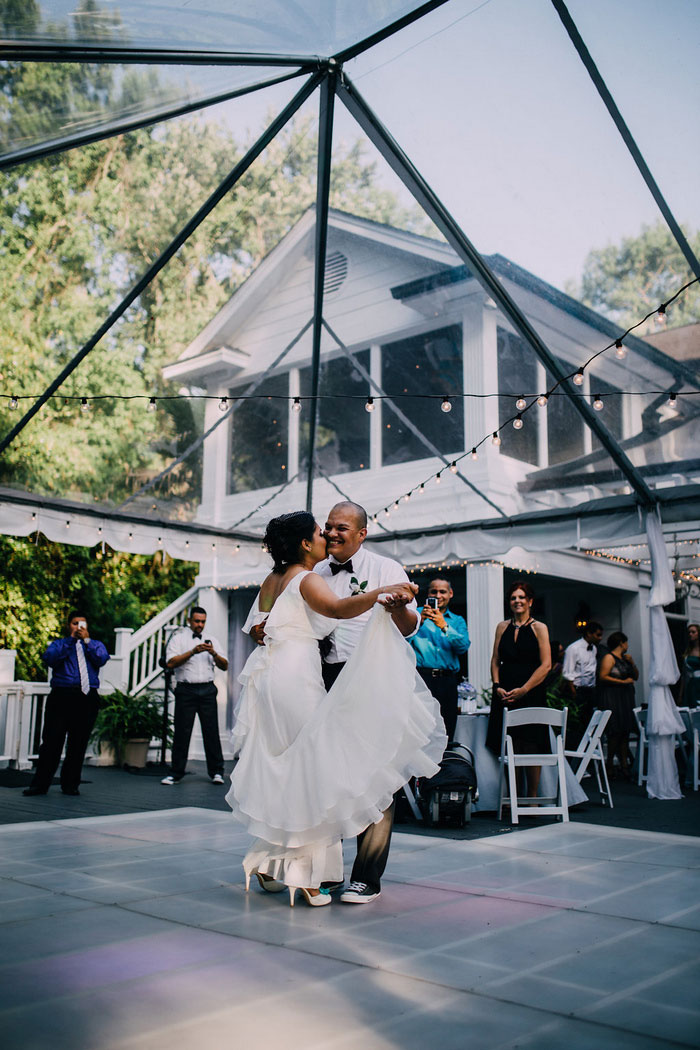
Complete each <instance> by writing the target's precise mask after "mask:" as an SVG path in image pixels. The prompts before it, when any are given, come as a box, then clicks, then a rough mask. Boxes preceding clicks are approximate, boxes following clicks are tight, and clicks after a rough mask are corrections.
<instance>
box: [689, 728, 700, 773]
mask: <svg viewBox="0 0 700 1050" xmlns="http://www.w3.org/2000/svg"><path fill="white" fill-rule="evenodd" d="M689 716H690V728H691V736H690V748H691V752H692V756H693V791H697V790H698V765H700V710H693V711H690V712H689Z"/></svg>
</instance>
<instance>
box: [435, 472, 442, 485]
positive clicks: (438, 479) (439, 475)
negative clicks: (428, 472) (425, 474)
mask: <svg viewBox="0 0 700 1050" xmlns="http://www.w3.org/2000/svg"><path fill="white" fill-rule="evenodd" d="M441 482H442V471H439V472H438V474H437V475H436V477H435V484H436V485H439V484H440V483H441Z"/></svg>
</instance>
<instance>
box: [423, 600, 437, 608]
mask: <svg viewBox="0 0 700 1050" xmlns="http://www.w3.org/2000/svg"><path fill="white" fill-rule="evenodd" d="M425 604H426V605H427V606H428V608H429V609H437V607H438V600H437V598H426V599H425Z"/></svg>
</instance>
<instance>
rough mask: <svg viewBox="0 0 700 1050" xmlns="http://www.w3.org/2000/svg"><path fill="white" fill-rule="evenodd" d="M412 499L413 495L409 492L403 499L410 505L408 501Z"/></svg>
mask: <svg viewBox="0 0 700 1050" xmlns="http://www.w3.org/2000/svg"><path fill="white" fill-rule="evenodd" d="M410 498H411V493H410V492H407V493H406V495H405V496H404V498H403V501H404V503H408V501H409V500H410Z"/></svg>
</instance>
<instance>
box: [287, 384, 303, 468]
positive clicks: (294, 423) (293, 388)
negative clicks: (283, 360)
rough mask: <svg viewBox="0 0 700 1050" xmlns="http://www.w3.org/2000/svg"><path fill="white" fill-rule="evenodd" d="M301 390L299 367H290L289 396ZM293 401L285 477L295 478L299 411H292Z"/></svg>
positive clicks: (290, 409) (297, 395)
mask: <svg viewBox="0 0 700 1050" xmlns="http://www.w3.org/2000/svg"><path fill="white" fill-rule="evenodd" d="M300 390H301V382H300V378H299V369H298V368H290V370H289V396H290V398H293V397H299V392H300ZM293 403H294V402H293V401H291V400H290V402H289V412H288V416H289V424H288V425H289V435H288V442H289V444H288V448H289V452H288V454H287V478H288V479H289V478H295V477H296V476H297V474H298V473H299V413H298V412H293V411H292V405H293Z"/></svg>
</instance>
